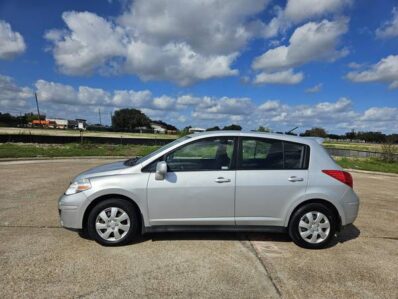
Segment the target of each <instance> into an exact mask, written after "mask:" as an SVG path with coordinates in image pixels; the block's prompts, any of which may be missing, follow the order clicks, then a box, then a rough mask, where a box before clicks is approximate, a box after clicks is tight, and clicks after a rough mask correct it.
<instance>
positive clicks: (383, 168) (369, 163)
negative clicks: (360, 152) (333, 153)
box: [334, 157, 398, 173]
mask: <svg viewBox="0 0 398 299" xmlns="http://www.w3.org/2000/svg"><path fill="white" fill-rule="evenodd" d="M334 159H335V160H336V162H337V163H338V164H339V165H340V166H341V167H343V168H351V169H360V170H369V171H380V172H389V173H398V162H394V163H387V162H384V161H381V160H378V159H374V158H371V159H363V158H362V159H361V158H340V157H334Z"/></svg>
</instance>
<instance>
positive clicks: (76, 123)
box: [68, 118, 87, 130]
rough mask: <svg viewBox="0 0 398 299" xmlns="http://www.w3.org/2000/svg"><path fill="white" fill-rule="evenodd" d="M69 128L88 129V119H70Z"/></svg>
mask: <svg viewBox="0 0 398 299" xmlns="http://www.w3.org/2000/svg"><path fill="white" fill-rule="evenodd" d="M68 128H69V129H74V130H86V128H87V121H86V120H85V119H81V118H76V119H75V120H73V119H72V120H68Z"/></svg>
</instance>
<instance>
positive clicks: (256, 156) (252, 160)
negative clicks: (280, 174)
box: [240, 138, 283, 169]
mask: <svg viewBox="0 0 398 299" xmlns="http://www.w3.org/2000/svg"><path fill="white" fill-rule="evenodd" d="M240 162H241V163H240V169H282V168H283V149H282V142H281V141H279V140H270V139H255V138H242V146H241V160H240Z"/></svg>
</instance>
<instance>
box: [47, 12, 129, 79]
mask: <svg viewBox="0 0 398 299" xmlns="http://www.w3.org/2000/svg"><path fill="white" fill-rule="evenodd" d="M62 19H63V20H64V22H65V24H66V25H67V27H68V29H69V30H65V31H61V30H56V29H53V30H50V31H48V32H47V33H46V34H45V38H46V39H47V40H49V41H51V42H52V43H53V44H54V47H53V55H54V58H55V61H56V63H57V65H58V66H59V67H60V70H61V71H62V72H63V73H65V74H68V75H87V74H90V73H92V72H94V71H95V70H97V69H98V68H100V67H103V66H104V65H105V64H107V63H109V62H110V61H111V60H112V59H114V58H117V57H124V56H125V55H126V42H125V34H124V31H123V29H122V28H121V27H119V26H116V25H114V24H112V23H110V22H108V21H107V20H105V19H104V18H102V17H99V16H97V15H96V14H94V13H90V12H75V11H70V12H64V13H63V14H62Z"/></svg>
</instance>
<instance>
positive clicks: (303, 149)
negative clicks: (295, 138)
mask: <svg viewBox="0 0 398 299" xmlns="http://www.w3.org/2000/svg"><path fill="white" fill-rule="evenodd" d="M283 153H284V168H285V169H306V168H308V158H309V146H308V145H305V144H301V143H293V142H287V141H284V142H283Z"/></svg>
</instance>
